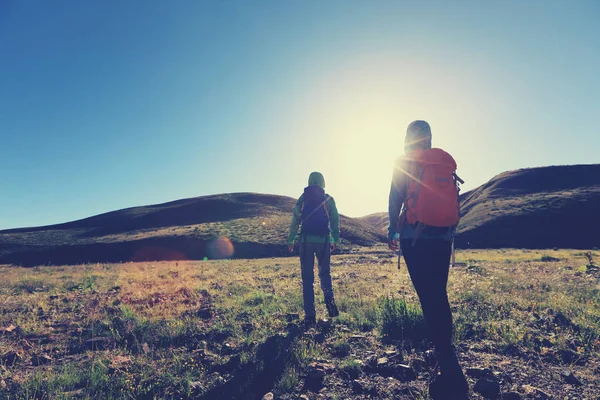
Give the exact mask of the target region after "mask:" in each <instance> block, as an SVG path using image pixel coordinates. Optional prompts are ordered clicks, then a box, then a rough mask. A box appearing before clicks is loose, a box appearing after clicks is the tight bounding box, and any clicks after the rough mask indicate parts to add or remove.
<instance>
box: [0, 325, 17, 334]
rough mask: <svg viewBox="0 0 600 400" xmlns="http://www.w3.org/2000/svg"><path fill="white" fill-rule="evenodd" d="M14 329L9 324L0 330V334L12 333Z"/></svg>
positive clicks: (14, 327)
mask: <svg viewBox="0 0 600 400" xmlns="http://www.w3.org/2000/svg"><path fill="white" fill-rule="evenodd" d="M15 329H17V327H16V326H14V325H12V324H10V325H9V326H7V327H6V328H0V333H13V332H14V330H15Z"/></svg>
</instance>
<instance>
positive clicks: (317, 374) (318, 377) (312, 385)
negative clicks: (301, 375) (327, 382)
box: [304, 368, 325, 392]
mask: <svg viewBox="0 0 600 400" xmlns="http://www.w3.org/2000/svg"><path fill="white" fill-rule="evenodd" d="M324 379H325V370H324V369H321V368H311V369H309V370H308V374H306V379H305V380H304V386H305V388H306V389H308V390H311V391H315V392H318V391H319V390H320V389H321V387H323V380H324Z"/></svg>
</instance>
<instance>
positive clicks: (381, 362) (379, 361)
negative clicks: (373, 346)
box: [377, 357, 389, 367]
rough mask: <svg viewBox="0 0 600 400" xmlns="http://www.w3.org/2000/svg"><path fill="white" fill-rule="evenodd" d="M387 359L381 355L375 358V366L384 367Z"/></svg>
mask: <svg viewBox="0 0 600 400" xmlns="http://www.w3.org/2000/svg"><path fill="white" fill-rule="evenodd" d="M388 362H389V360H388V358H387V357H381V358H378V359H377V366H378V367H384V366H386V365H387V364H388Z"/></svg>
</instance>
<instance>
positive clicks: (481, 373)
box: [466, 367, 493, 379]
mask: <svg viewBox="0 0 600 400" xmlns="http://www.w3.org/2000/svg"><path fill="white" fill-rule="evenodd" d="M466 373H467V375H468V376H470V377H471V378H475V379H479V378H484V377H486V376H493V374H492V370H490V369H489V368H477V367H473V368H467V370H466Z"/></svg>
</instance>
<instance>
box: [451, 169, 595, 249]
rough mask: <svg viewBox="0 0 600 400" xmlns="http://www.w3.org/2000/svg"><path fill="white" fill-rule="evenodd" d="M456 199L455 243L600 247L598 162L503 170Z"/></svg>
mask: <svg viewBox="0 0 600 400" xmlns="http://www.w3.org/2000/svg"><path fill="white" fill-rule="evenodd" d="M461 200H462V201H461V210H462V213H463V216H462V219H461V223H460V226H459V230H458V237H457V242H456V243H457V246H460V247H476V248H477V247H496V248H499V247H522V248H552V247H560V248H579V249H582V248H592V247H599V246H600V235H598V233H597V231H598V227H599V226H600V213H598V211H597V210H599V209H600V165H573V166H560V167H544V168H531V169H522V170H518V171H511V172H506V173H503V174H500V175H498V176H496V177H494V178H493V179H491V180H490V181H489V182H488V183H486V184H485V185H483V186H480V187H479V188H477V189H475V190H473V191H470V192H468V193H465V194H464V195H463V196H462V198H461Z"/></svg>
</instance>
